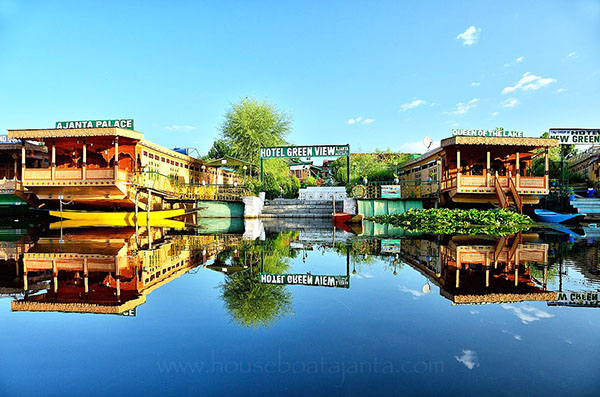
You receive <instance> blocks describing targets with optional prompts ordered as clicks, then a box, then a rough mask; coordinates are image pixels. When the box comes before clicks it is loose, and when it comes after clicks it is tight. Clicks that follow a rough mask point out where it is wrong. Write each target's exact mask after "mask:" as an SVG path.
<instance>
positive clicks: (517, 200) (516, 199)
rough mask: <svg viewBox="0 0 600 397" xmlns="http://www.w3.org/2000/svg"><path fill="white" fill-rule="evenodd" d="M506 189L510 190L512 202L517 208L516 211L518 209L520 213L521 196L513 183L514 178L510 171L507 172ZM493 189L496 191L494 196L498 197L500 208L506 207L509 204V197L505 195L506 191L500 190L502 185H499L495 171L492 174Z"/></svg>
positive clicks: (521, 210) (521, 209)
mask: <svg viewBox="0 0 600 397" xmlns="http://www.w3.org/2000/svg"><path fill="white" fill-rule="evenodd" d="M508 189H509V191H510V195H511V199H512V202H513V203H514V205H515V207H516V208H517V211H519V213H521V214H522V213H523V198H522V197H521V195H520V194H519V192H518V191H517V186H516V185H515V180H514V179H513V178H512V176H511V175H510V173H509V174H508ZM494 191H495V193H496V198H497V199H498V203H499V205H500V208H508V206H509V204H510V203H509V198H508V196H507V195H506V193H504V190H502V187H501V186H500V181H499V180H498V173H496V175H495V176H494Z"/></svg>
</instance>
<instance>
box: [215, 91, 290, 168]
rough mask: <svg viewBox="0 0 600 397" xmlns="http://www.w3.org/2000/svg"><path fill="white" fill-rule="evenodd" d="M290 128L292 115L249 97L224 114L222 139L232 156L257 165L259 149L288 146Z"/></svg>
mask: <svg viewBox="0 0 600 397" xmlns="http://www.w3.org/2000/svg"><path fill="white" fill-rule="evenodd" d="M291 127H292V122H291V118H290V116H288V115H287V114H286V113H284V112H282V111H280V110H278V109H277V108H276V107H275V105H273V104H270V103H268V102H266V101H262V102H260V101H258V100H257V99H256V98H246V99H242V101H241V102H240V103H237V104H233V105H232V107H231V109H230V110H229V111H228V112H227V114H226V115H225V120H224V121H223V124H222V125H221V139H222V140H223V141H224V143H226V144H227V147H228V148H229V149H228V151H229V154H230V155H231V156H233V157H235V158H238V159H240V160H245V161H249V162H251V163H253V164H258V162H259V150H260V148H261V147H265V146H281V145H286V144H287V141H286V137H287V135H288V134H289V133H290V131H291Z"/></svg>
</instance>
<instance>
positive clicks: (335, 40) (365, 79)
mask: <svg viewBox="0 0 600 397" xmlns="http://www.w3.org/2000/svg"><path fill="white" fill-rule="evenodd" d="M246 96H254V97H256V98H258V99H266V100H269V101H270V102H272V103H274V104H276V105H277V106H278V107H279V108H280V109H282V110H284V111H287V112H288V113H290V114H291V116H292V118H293V132H292V134H291V135H290V137H289V139H290V141H292V142H293V143H296V144H338V143H339V144H345V143H350V144H351V148H352V150H353V151H358V150H359V149H360V150H361V151H370V150H374V149H376V148H379V149H387V148H390V149H392V150H410V151H421V150H420V149H421V148H422V144H421V143H420V142H421V140H422V138H423V137H424V136H426V135H430V136H432V137H433V138H434V139H436V140H439V139H441V138H444V137H447V136H449V135H450V134H451V130H452V128H477V129H493V128H495V127H498V126H502V127H504V128H505V129H510V130H521V131H524V132H525V134H526V135H528V136H538V135H539V134H541V133H542V132H543V131H546V130H547V129H548V128H550V127H570V126H573V127H588V128H592V127H596V128H597V127H600V1H592V0H586V1H527V2H523V1H497V2H491V1H452V2H451V1H437V2H436V1H421V2H419V1H414V2H409V1H377V2H369V1H360V2H353V1H328V2H323V1H314V2H313V1H296V2H290V1H272V2H267V1H264V2H260V1H251V2H248V1H212V2H208V1H204V2H200V1H197V2H192V1H189V2H185V1H169V2H159V1H96V2H91V1H90V2H82V1H34V0H31V1H13V0H0V130H2V131H6V130H7V129H12V128H48V127H53V126H54V123H55V121H59V120H85V119H114V118H134V119H135V123H136V130H138V131H141V132H143V133H145V135H146V138H148V139H150V140H152V141H155V142H157V143H160V144H162V145H165V146H167V147H175V146H180V147H181V146H182V147H188V146H192V147H197V148H198V149H199V150H200V152H201V153H205V152H206V151H207V150H208V149H209V147H210V146H211V144H212V141H213V140H214V138H215V137H216V136H217V135H218V127H219V125H220V123H221V121H222V119H223V115H224V114H225V112H226V110H227V108H228V107H229V106H230V104H231V103H232V102H237V101H239V100H240V98H243V97H246Z"/></svg>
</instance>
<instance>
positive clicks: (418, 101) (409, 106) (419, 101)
mask: <svg viewBox="0 0 600 397" xmlns="http://www.w3.org/2000/svg"><path fill="white" fill-rule="evenodd" d="M426 103H427V102H426V101H424V100H422V99H419V98H417V99H415V100H414V101H412V102H410V103H405V104H404V105H400V108H401V109H402V111H403V112H406V111H407V110H408V109H412V108H416V107H419V106H421V105H425V104H426Z"/></svg>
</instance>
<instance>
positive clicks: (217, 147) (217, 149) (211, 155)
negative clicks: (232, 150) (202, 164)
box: [205, 139, 230, 160]
mask: <svg viewBox="0 0 600 397" xmlns="http://www.w3.org/2000/svg"><path fill="white" fill-rule="evenodd" d="M229 155H230V154H229V146H227V143H226V142H225V140H223V139H217V140H216V141H214V142H213V145H212V147H211V148H210V150H209V151H208V154H207V155H206V156H205V158H206V159H210V160H216V159H220V158H223V157H225V156H229Z"/></svg>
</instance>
